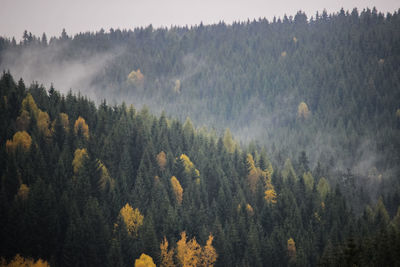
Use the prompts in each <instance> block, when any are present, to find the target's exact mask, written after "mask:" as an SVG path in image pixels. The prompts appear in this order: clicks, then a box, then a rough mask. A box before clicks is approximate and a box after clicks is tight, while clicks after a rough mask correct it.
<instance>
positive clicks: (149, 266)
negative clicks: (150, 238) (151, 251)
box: [135, 253, 156, 267]
mask: <svg viewBox="0 0 400 267" xmlns="http://www.w3.org/2000/svg"><path fill="white" fill-rule="evenodd" d="M135 267H156V265H155V264H154V261H153V258H152V257H150V256H149V255H146V254H144V253H142V255H140V258H139V259H136V260H135Z"/></svg>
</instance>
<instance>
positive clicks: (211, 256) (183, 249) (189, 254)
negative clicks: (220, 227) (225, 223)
mask: <svg viewBox="0 0 400 267" xmlns="http://www.w3.org/2000/svg"><path fill="white" fill-rule="evenodd" d="M213 239H214V237H213V235H212V234H210V235H209V236H208V240H207V242H206V245H205V246H204V247H201V246H200V245H199V244H198V243H197V241H196V238H192V239H191V240H189V241H188V240H187V235H186V232H182V233H181V239H180V240H179V241H178V242H177V243H176V245H177V247H176V251H177V253H176V258H177V260H178V263H179V264H180V266H214V263H215V262H216V260H217V257H218V255H217V252H216V251H215V249H214V247H213V246H212V242H213Z"/></svg>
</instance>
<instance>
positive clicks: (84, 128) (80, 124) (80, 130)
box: [74, 116, 89, 140]
mask: <svg viewBox="0 0 400 267" xmlns="http://www.w3.org/2000/svg"><path fill="white" fill-rule="evenodd" d="M74 133H75V134H76V135H79V134H81V135H82V136H83V137H85V139H86V140H87V139H89V126H88V125H87V124H86V121H85V119H84V118H82V117H81V116H79V117H78V119H76V121H75V124H74Z"/></svg>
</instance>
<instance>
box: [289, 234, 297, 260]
mask: <svg viewBox="0 0 400 267" xmlns="http://www.w3.org/2000/svg"><path fill="white" fill-rule="evenodd" d="M287 251H288V255H289V258H290V259H291V260H293V259H295V258H296V243H295V242H294V240H293V238H289V240H288V241H287Z"/></svg>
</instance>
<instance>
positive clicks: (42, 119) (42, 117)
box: [37, 110, 51, 138]
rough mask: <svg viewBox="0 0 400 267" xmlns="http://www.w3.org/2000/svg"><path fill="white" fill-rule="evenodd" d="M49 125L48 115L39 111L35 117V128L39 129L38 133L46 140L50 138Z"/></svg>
mask: <svg viewBox="0 0 400 267" xmlns="http://www.w3.org/2000/svg"><path fill="white" fill-rule="evenodd" d="M49 125H50V117H49V114H47V112H44V111H41V110H39V112H38V116H37V127H38V129H39V132H40V133H41V134H43V135H44V136H45V137H47V138H49V137H51V131H50V129H49Z"/></svg>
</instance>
